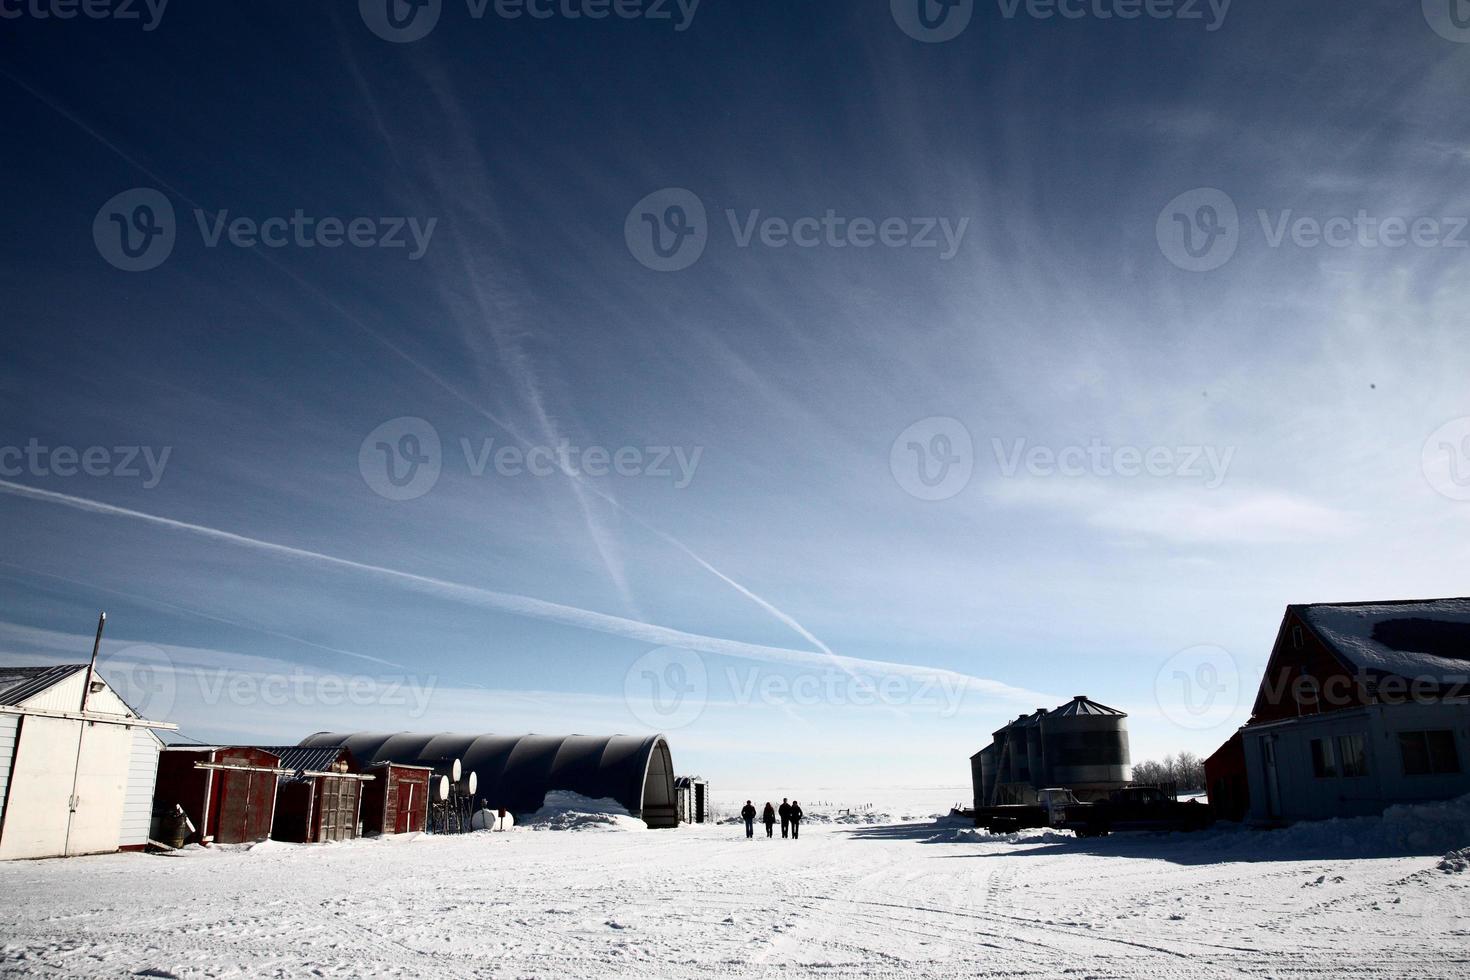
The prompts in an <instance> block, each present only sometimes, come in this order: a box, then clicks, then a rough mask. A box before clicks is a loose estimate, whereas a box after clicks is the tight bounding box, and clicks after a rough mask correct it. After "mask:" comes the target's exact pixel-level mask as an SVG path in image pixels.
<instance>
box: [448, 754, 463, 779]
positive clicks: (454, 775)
mask: <svg viewBox="0 0 1470 980" xmlns="http://www.w3.org/2000/svg"><path fill="white" fill-rule="evenodd" d="M449 772H450V775H449V778H450V779H452V780H454V781H455V782H456V783H457V782H459V779H460V777H461V776H462V775H464V772H463V770H462V769H461V768H460V765H459V760H458V759H455V760H454V765H453V766H451V767H450V770H449Z"/></svg>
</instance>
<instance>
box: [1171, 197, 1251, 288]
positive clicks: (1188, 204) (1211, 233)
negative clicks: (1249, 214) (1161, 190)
mask: <svg viewBox="0 0 1470 980" xmlns="http://www.w3.org/2000/svg"><path fill="white" fill-rule="evenodd" d="M1154 235H1155V237H1156V238H1157V239H1158V243H1159V250H1160V251H1162V252H1163V253H1164V257H1165V258H1167V259H1168V260H1169V261H1170V262H1172V263H1174V264H1175V265H1177V266H1178V267H1179V268H1181V269H1184V270H1186V271H1189V272H1212V271H1214V270H1215V269H1218V268H1220V267H1221V266H1222V265H1224V264H1225V263H1226V262H1229V261H1230V260H1231V259H1232V258H1234V257H1235V250H1236V249H1237V248H1238V247H1239V246H1240V212H1239V211H1238V210H1236V207H1235V202H1234V201H1233V200H1231V198H1230V195H1229V194H1226V193H1225V192H1224V191H1222V190H1219V189H1218V188H1214V187H1201V188H1199V189H1197V190H1192V191H1186V192H1185V193H1183V194H1180V195H1179V196H1178V197H1176V198H1174V200H1172V201H1170V202H1169V203H1168V204H1166V205H1164V209H1163V210H1162V211H1160V212H1159V218H1158V221H1157V223H1156V224H1155V228H1154Z"/></svg>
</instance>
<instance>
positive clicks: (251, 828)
mask: <svg viewBox="0 0 1470 980" xmlns="http://www.w3.org/2000/svg"><path fill="white" fill-rule="evenodd" d="M283 771H284V770H282V769H281V760H280V757H279V756H277V755H276V754H274V753H272V752H269V751H266V750H265V749H251V748H231V747H225V746H194V745H171V746H168V747H167V748H165V749H164V750H163V752H161V753H160V754H159V757H158V781H157V783H155V784H154V790H153V810H154V815H155V820H156V821H166V820H167V819H168V816H169V815H170V814H172V813H173V812H174V807H175V806H180V807H182V808H183V810H184V813H185V814H186V815H187V816H188V817H189V820H190V821H191V822H192V823H193V824H194V827H195V828H196V830H197V832H198V834H199V837H200V841H201V843H204V844H211V843H213V844H249V843H253V842H255V841H262V840H265V839H266V838H267V837H269V836H270V833H271V821H272V820H273V819H274V817H275V813H276V778H277V777H278V775H279V774H280V773H282V772H283ZM154 836H155V838H156V839H162V838H163V837H164V836H166V834H165V833H164V832H163V831H161V830H158V831H155V834H154Z"/></svg>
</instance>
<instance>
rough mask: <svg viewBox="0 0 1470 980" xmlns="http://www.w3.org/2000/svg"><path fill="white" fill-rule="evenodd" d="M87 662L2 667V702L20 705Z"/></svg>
mask: <svg viewBox="0 0 1470 980" xmlns="http://www.w3.org/2000/svg"><path fill="white" fill-rule="evenodd" d="M86 669H87V665H86V664H59V665H57V666H54V667H0V704H7V705H18V704H20V703H21V702H22V701H27V700H29V699H30V698H33V697H35V696H36V695H37V694H40V693H41V692H42V691H44V690H46V689H47V688H48V687H54V686H55V685H57V684H59V683H61V682H62V681H64V680H66V679H67V678H68V677H70V676H71V675H72V674H75V673H76V672H77V671H79V670H86Z"/></svg>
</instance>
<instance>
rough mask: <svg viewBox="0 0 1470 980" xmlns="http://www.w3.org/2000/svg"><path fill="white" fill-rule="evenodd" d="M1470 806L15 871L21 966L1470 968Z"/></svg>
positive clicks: (676, 970) (408, 848)
mask: <svg viewBox="0 0 1470 980" xmlns="http://www.w3.org/2000/svg"><path fill="white" fill-rule="evenodd" d="M778 799H779V798H778ZM741 802H743V799H742V800H741ZM760 802H764V801H763V800H762V801H760ZM803 803H804V805H805V801H803ZM1467 807H1470V802H1467V803H1466V804H1465V806H1462V807H1460V808H1459V809H1454V808H1439V809H1438V810H1434V811H1428V812H1415V813H1408V814H1399V815H1398V816H1397V817H1394V818H1390V819H1385V820H1382V821H1379V820H1372V821H1348V822H1342V823H1336V824H1329V825H1318V826H1315V827H1299V828H1294V829H1292V830H1288V831H1285V832H1281V833H1270V834H1260V833H1250V832H1246V831H1242V830H1239V829H1233V828H1227V829H1223V830H1216V831H1211V832H1209V833H1206V834H1198V835H1193V836H1188V835H1173V836H1155V835H1118V836H1115V837H1111V838H1107V839H1104V840H1093V841H1079V840H1076V839H1074V838H1072V837H1071V836H1070V835H1068V834H1058V833H1052V832H1046V831H1037V832H1028V833H1026V834H1022V835H1012V836H1008V837H989V836H986V835H983V834H979V833H977V832H975V831H973V830H969V829H966V828H964V827H962V826H959V825H954V824H948V823H935V822H932V821H928V820H922V821H912V820H911V821H908V822H901V823H889V824H860V825H844V824H837V823H814V824H812V825H810V826H808V827H807V828H806V829H805V830H804V832H803V834H802V839H801V840H800V841H783V840H781V839H780V837H779V833H778V836H777V839H775V840H772V841H768V840H765V839H764V838H758V839H757V840H755V841H747V840H745V839H744V831H743V828H738V827H732V826H729V825H715V826H710V825H705V826H701V827H696V828H690V827H685V828H681V829H679V830H674V831H649V830H628V829H626V828H627V825H626V823H624V822H615V823H611V824H609V823H598V822H595V821H592V822H587V821H580V822H579V821H576V820H571V821H566V820H563V821H560V822H562V823H565V824H567V825H569V826H579V827H582V828H583V829H581V830H570V831H555V830H546V829H541V830H537V829H534V828H532V827H530V826H527V827H524V828H518V829H517V830H514V831H511V832H508V833H480V834H473V835H468V836H464V837H452V838H451V837H440V838H434V837H426V836H416V837H412V838H398V839H387V840H379V841H354V842H350V843H344V844H332V845H324V846H299V845H288V844H277V843H267V844H264V845H260V846H257V847H255V848H253V849H248V850H247V849H243V848H235V849H223V848H220V849H214V850H211V851H203V850H198V849H194V850H191V851H189V852H187V853H182V854H179V855H174V856H168V857H162V856H147V855H113V856H107V857H96V858H82V859H73V860H70V861H39V862H21V863H11V864H5V865H0V896H3V897H4V898H3V902H0V972H3V973H7V974H33V975H36V976H66V977H86V976H130V975H131V976H140V975H141V976H153V977H168V976H174V977H207V976H209V977H212V976H242V975H245V976H273V977H287V976H290V977H295V976H303V975H316V976H327V977H364V976H392V977H422V976H429V975H436V976H444V977H469V976H489V977H507V978H523V977H547V978H558V980H560V978H567V977H576V978H582V977H587V978H593V977H595V978H599V980H601V978H609V977H639V978H644V977H669V978H685V977H689V978H694V977H698V978H700V980H708V978H710V977H711V976H718V977H719V978H720V980H727V978H741V977H803V978H805V977H822V978H827V977H870V978H876V977H899V976H904V977H908V976H935V977H977V976H981V977H983V976H996V977H999V976H1007V977H1009V976H1020V975H1029V976H1040V977H1060V976H1077V977H1079V978H1081V977H1148V978H1151V980H1158V978H1168V977H1190V978H1196V977H1206V978H1208V977H1227V976H1229V977H1239V976H1249V977H1332V978H1334V980H1337V978H1351V977H1369V976H1373V977H1378V976H1381V977H1393V978H1410V977H1425V978H1429V977H1433V978H1445V977H1457V976H1470V871H1467V870H1466V869H1467V867H1470V854H1466V853H1463V852H1462V853H1460V854H1458V855H1450V856H1446V853H1445V852H1446V851H1448V850H1451V849H1452V848H1451V847H1450V846H1448V845H1447V843H1446V842H1451V843H1455V842H1457V843H1458V846H1460V847H1463V846H1465V845H1470V824H1467V822H1466V809H1467ZM922 808H926V807H921V809H922ZM557 822H558V821H552V823H553V824H555V823H557Z"/></svg>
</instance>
